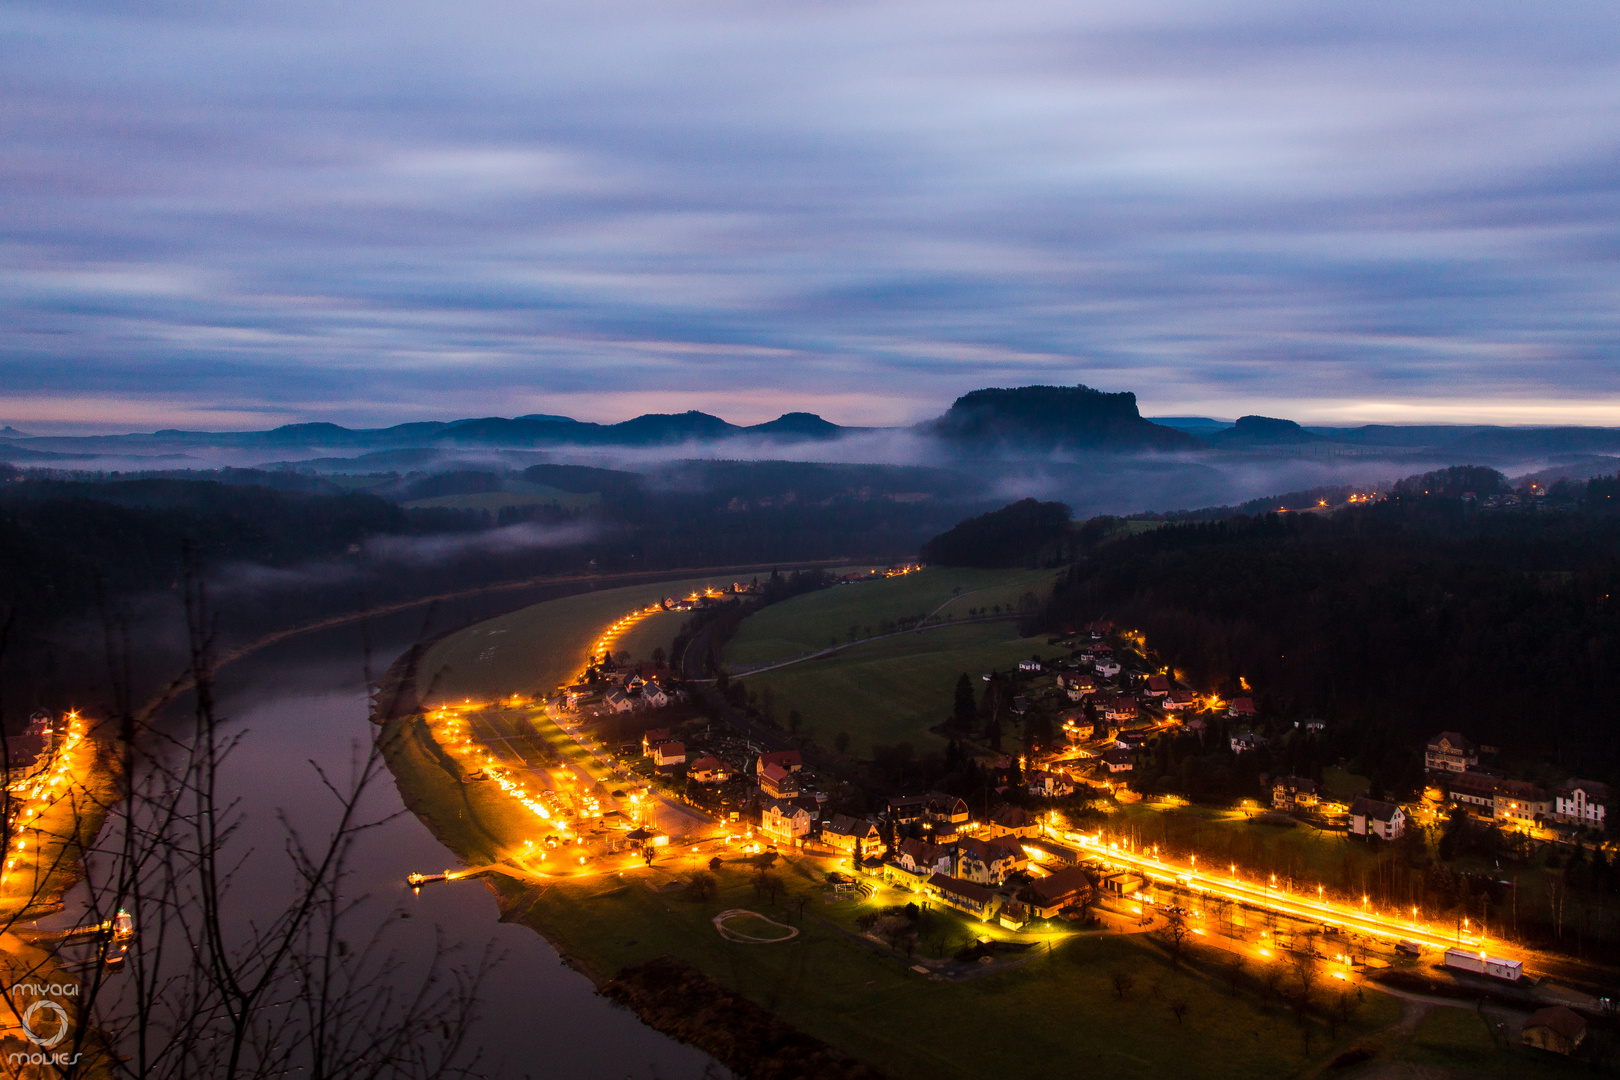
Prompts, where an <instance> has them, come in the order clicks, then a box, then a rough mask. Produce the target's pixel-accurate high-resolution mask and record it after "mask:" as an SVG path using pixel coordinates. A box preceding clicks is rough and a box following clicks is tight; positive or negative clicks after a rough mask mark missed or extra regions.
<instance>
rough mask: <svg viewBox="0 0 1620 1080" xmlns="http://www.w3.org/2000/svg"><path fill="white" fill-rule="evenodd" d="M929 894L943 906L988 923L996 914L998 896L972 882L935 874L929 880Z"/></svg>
mask: <svg viewBox="0 0 1620 1080" xmlns="http://www.w3.org/2000/svg"><path fill="white" fill-rule="evenodd" d="M928 894H929V895H930V896H932V897H933V898H934V899H936V900H938V901H939V902H940V903H942V904H945V905H947V906H949V907H953V908H956V909H957V910H958V911H965V912H967V913H968V914H969V915H972V916H975V917H976V918H980V919H984V920H986V921H988V920H989V919H990V916H992V915H994V914H995V913H996V894H995V893H993V892H991V891H990V890H989V889H986V888H985V887H983V886H982V885H975V884H974V883H973V882H971V881H962V880H959V879H957V878H953V877H948V876H946V875H945V874H935V875H934V876H933V877H931V878H929V879H928Z"/></svg>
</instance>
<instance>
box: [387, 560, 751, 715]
mask: <svg viewBox="0 0 1620 1080" xmlns="http://www.w3.org/2000/svg"><path fill="white" fill-rule="evenodd" d="M730 585H731V579H730V578H724V577H718V576H717V577H699V578H687V579H684V580H681V581H660V582H655V583H653V584H650V585H630V586H626V587H623V588H618V589H602V590H599V591H597V592H589V593H580V594H578V595H577V596H565V597H563V598H562V599H560V600H548V601H546V602H545V603H543V604H535V605H533V606H531V607H526V608H524V609H522V610H521V611H514V612H512V613H511V614H508V615H502V616H500V617H498V618H494V619H490V620H488V621H487V622H481V623H477V624H476V625H473V626H469V627H468V628H467V629H465V630H461V631H458V632H457V633H454V634H451V635H449V636H447V637H445V638H443V639H441V640H440V641H437V642H435V643H434V644H433V645H432V646H431V647H430V648H429V649H428V651H427V655H426V656H425V657H423V660H422V664H421V667H420V675H419V678H418V681H417V685H418V687H419V689H420V690H421V691H422V692H423V693H425V694H428V695H429V696H431V697H432V698H433V699H434V700H450V701H455V700H457V699H460V698H469V697H470V698H472V699H474V700H490V699H493V698H496V697H503V696H510V695H512V694H524V695H532V694H543V693H548V692H550V691H551V690H554V689H555V688H556V687H558V686H560V685H562V684H563V683H564V682H566V681H567V680H568V679H569V678H571V677H572V676H574V675H575V674H577V673H578V672H579V670H580V669H581V667H582V666H583V665H584V663H585V661H586V658H587V657H588V655H589V654H590V651H591V648H592V646H593V645H595V643H596V640H597V637H598V635H600V634H601V632H602V630H603V629H604V628H605V627H607V626H608V625H610V624H611V623H612V622H613V621H614V620H615V619H618V618H619V617H620V616H622V615H626V614H628V613H630V612H632V611H635V610H637V609H639V608H643V607H646V606H647V605H648V604H651V603H654V602H656V601H658V600H661V599H662V598H664V597H666V596H685V595H687V594H688V593H690V592H692V591H693V590H694V589H702V588H705V587H713V588H723V587H727V586H730ZM684 617H685V616H682V615H679V614H674V613H666V614H661V615H657V616H653V617H652V619H651V620H650V621H651V622H654V623H657V624H658V625H659V633H662V628H663V627H668V630H669V636H670V637H674V635H675V631H676V630H678V629H679V628H680V620H681V619H682V618H684ZM652 632H653V631H652V629H651V628H649V629H648V631H647V633H648V634H651V633H652ZM629 640H630V642H631V644H632V645H634V639H633V638H632V639H629ZM624 647H625V645H624V643H622V642H616V643H614V646H613V648H614V651H615V652H618V651H619V650H620V649H621V648H624ZM665 648H666V649H667V648H668V643H667V641H666V642H665ZM651 651H652V646H651V645H647V647H646V653H650V652H651ZM644 655H645V654H637V656H638V658H640V657H642V656H644Z"/></svg>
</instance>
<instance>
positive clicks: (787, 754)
mask: <svg viewBox="0 0 1620 1080" xmlns="http://www.w3.org/2000/svg"><path fill="white" fill-rule="evenodd" d="M767 765H779V766H781V767H782V768H783V769H785V770H787V771H788V772H798V771H799V770H800V769H802V768H804V758H803V757H802V756H800V754H799V752H798V751H797V750H773V751H771V752H770V753H768V754H761V755H759V760H758V761H755V762H754V773H755V775H758V774H760V773H762V772H764V771H765V766H767Z"/></svg>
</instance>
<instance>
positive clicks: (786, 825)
mask: <svg viewBox="0 0 1620 1080" xmlns="http://www.w3.org/2000/svg"><path fill="white" fill-rule="evenodd" d="M759 825H760V828H761V829H763V830H764V831H765V834H766V835H767V836H770V837H773V838H774V839H777V840H786V841H788V842H789V843H792V842H793V841H795V840H801V839H803V838H804V837H806V836H809V835H810V812H809V811H808V810H806V809H805V808H804V807H802V806H796V805H794V804H793V803H791V802H786V801H784V800H779V799H772V800H770V801H769V802H767V803H766V804H765V805H764V806H763V807H761V808H760V814H759Z"/></svg>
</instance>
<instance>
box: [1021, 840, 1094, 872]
mask: <svg viewBox="0 0 1620 1080" xmlns="http://www.w3.org/2000/svg"><path fill="white" fill-rule="evenodd" d="M1018 846H1019V847H1021V848H1023V849H1024V854H1025V855H1028V856H1029V857H1030V858H1031V859H1034V860H1035V861H1036V862H1041V863H1057V864H1058V865H1059V866H1078V865H1080V853H1079V852H1078V851H1076V850H1075V849H1074V848H1071V847H1064V846H1063V845H1062V844H1059V843H1055V842H1053V841H1051V840H1047V839H1046V838H1044V837H1040V836H1025V837H1022V838H1020V839H1019V841H1018Z"/></svg>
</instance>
